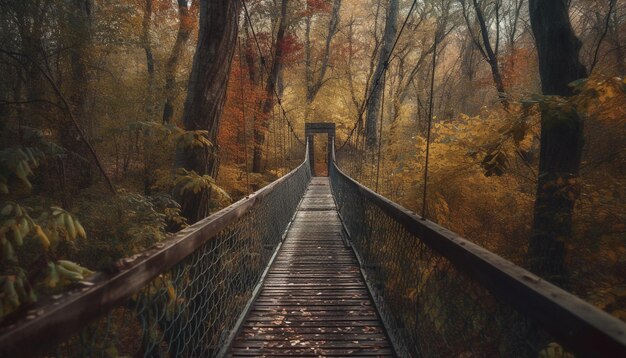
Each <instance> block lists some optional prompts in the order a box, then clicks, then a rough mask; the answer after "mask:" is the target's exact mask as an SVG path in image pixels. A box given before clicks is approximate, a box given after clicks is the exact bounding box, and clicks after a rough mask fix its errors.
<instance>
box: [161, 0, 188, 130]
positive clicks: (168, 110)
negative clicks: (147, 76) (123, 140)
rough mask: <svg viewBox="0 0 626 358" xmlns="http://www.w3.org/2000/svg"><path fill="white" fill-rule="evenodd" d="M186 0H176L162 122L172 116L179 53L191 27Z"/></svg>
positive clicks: (167, 121) (166, 70)
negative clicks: (174, 27) (174, 34)
mask: <svg viewBox="0 0 626 358" xmlns="http://www.w3.org/2000/svg"><path fill="white" fill-rule="evenodd" d="M187 4H188V2H187V0H178V32H177V33H176V42H174V47H172V52H171V53H170V57H169V59H168V60H167V64H166V66H165V105H164V106H163V124H168V123H170V122H171V120H172V117H173V116H174V100H175V99H176V89H175V86H176V71H177V70H178V63H179V62H180V57H181V54H182V53H183V51H184V49H185V45H187V41H188V40H189V37H190V35H191V31H192V29H193V22H192V16H191V15H190V14H189V7H188V5H187Z"/></svg>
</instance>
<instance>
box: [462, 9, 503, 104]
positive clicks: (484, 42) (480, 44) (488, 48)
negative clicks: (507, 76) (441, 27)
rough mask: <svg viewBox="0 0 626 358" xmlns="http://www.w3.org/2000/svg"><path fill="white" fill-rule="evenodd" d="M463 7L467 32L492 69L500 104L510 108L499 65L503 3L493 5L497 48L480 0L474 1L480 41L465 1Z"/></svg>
mask: <svg viewBox="0 0 626 358" xmlns="http://www.w3.org/2000/svg"><path fill="white" fill-rule="evenodd" d="M461 5H462V9H463V17H464V18H465V22H466V23H467V30H468V31H469V33H470V37H471V38H472V41H474V44H475V45H476V47H477V48H478V50H479V51H480V54H481V55H482V56H483V58H484V59H485V61H487V63H488V64H489V68H490V69H491V76H492V77H493V83H494V84H495V86H496V90H497V91H498V98H499V99H500V102H501V103H502V104H503V106H504V108H508V106H509V105H508V101H507V99H506V95H505V92H506V91H505V88H504V81H503V80H502V74H501V73H500V66H499V64H498V52H499V51H498V49H499V47H500V46H499V45H500V11H501V7H502V1H501V0H496V1H495V2H494V4H493V12H494V17H495V29H496V38H495V41H494V45H495V47H494V45H492V43H491V39H490V37H489V27H488V24H487V20H486V17H485V15H484V12H483V9H482V8H481V5H480V4H479V3H478V0H472V5H473V7H474V12H475V13H476V22H477V23H478V26H479V28H480V40H479V39H478V38H477V37H476V36H475V35H474V31H473V24H472V23H471V20H470V18H469V14H468V13H467V8H466V7H467V5H466V4H465V0H461Z"/></svg>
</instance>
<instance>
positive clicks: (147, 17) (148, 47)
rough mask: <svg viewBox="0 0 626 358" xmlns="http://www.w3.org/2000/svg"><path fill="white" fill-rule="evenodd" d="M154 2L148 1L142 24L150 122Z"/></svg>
mask: <svg viewBox="0 0 626 358" xmlns="http://www.w3.org/2000/svg"><path fill="white" fill-rule="evenodd" d="M153 1H154V0H146V8H145V9H144V12H143V19H142V23H141V28H142V33H141V38H142V41H141V42H142V46H143V50H144V52H145V53H146V69H147V72H148V91H147V92H148V93H147V96H146V110H147V115H148V120H150V121H151V120H152V119H153V118H152V116H153V115H154V110H155V108H154V104H155V102H154V89H155V88H154V55H153V53H152V37H151V36H150V28H151V27H152V26H151V24H152V5H153V4H152V2H153Z"/></svg>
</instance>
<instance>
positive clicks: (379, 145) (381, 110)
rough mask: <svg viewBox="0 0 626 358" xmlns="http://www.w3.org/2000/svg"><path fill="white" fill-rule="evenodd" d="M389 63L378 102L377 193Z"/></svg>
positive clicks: (385, 69) (385, 70) (384, 73)
mask: <svg viewBox="0 0 626 358" xmlns="http://www.w3.org/2000/svg"><path fill="white" fill-rule="evenodd" d="M388 65H389V63H387V62H385V68H384V70H383V86H382V91H383V93H382V98H381V100H380V124H379V128H378V154H377V158H376V190H375V191H376V192H378V181H379V179H378V178H379V176H380V148H381V145H382V142H383V117H384V114H385V81H386V79H387V66H388Z"/></svg>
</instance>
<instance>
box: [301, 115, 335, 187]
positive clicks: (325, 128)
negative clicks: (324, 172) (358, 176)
mask: <svg viewBox="0 0 626 358" xmlns="http://www.w3.org/2000/svg"><path fill="white" fill-rule="evenodd" d="M315 134H327V135H328V146H327V149H326V155H327V157H328V161H327V162H328V166H329V168H328V170H329V172H330V165H331V163H332V150H333V146H332V143H333V141H334V140H335V123H330V122H309V123H305V124H304V136H305V137H306V139H307V141H308V142H309V163H310V166H311V175H312V176H316V174H315V145H314V144H315V139H314V137H315Z"/></svg>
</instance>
